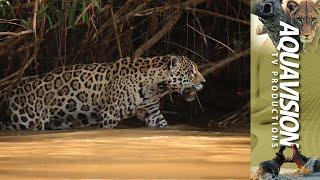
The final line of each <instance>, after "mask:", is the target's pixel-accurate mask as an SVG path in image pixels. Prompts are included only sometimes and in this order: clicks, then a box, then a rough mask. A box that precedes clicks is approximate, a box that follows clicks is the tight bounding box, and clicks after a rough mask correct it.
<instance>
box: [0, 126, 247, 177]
mask: <svg viewBox="0 0 320 180" xmlns="http://www.w3.org/2000/svg"><path fill="white" fill-rule="evenodd" d="M249 154H250V139H249V136H248V135H232V134H218V133H206V132H198V131H177V130H152V129H131V130H128V129H127V130H124V129H121V130H119V129H117V130H88V131H72V132H70V131H69V132H66V131H64V132H61V131H58V132H57V131H55V132H49V133H35V132H24V133H20V134H18V135H17V134H14V133H13V132H1V133H0V179H8V178H22V177H24V178H40V179H43V178H129V177H131V178H218V179H219V178H220V179H221V178H237V179H238V178H244V179H248V177H249V174H250V172H249V159H250V158H249Z"/></svg>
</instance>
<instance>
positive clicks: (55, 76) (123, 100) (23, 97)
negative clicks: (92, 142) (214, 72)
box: [0, 55, 205, 130]
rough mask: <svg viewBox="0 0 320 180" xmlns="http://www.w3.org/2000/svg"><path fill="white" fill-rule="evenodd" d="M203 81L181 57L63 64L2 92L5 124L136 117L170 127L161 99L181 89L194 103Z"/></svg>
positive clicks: (36, 125) (60, 125)
mask: <svg viewBox="0 0 320 180" xmlns="http://www.w3.org/2000/svg"><path fill="white" fill-rule="evenodd" d="M204 82H205V78H204V77H203V75H202V74H201V73H200V71H199V70H198V67H197V65H196V64H195V63H194V62H193V61H192V60H190V59H189V58H187V57H185V56H176V55H165V56H157V57H149V58H142V57H139V58H129V57H128V58H121V59H119V60H117V61H115V62H113V63H93V64H76V65H71V66H64V67H58V68H56V69H54V70H52V71H50V72H48V73H45V74H42V75H38V76H33V77H25V78H22V79H21V80H20V81H19V82H17V83H16V84H14V85H12V87H11V88H10V89H11V90H10V91H5V92H1V93H0V94H1V96H2V97H1V100H2V101H3V102H4V103H3V104H7V109H8V115H9V117H10V118H8V120H6V121H1V128H2V129H8V130H58V129H74V128H79V127H87V126H96V127H100V128H115V127H117V126H118V125H119V122H120V121H121V120H124V119H127V118H130V117H134V116H135V117H137V118H139V119H141V120H142V121H144V122H145V124H146V126H148V127H153V128H156V127H159V128H161V127H166V126H168V123H167V121H166V120H165V118H164V116H163V115H162V113H161V112H160V99H161V98H162V97H163V96H165V95H167V94H169V93H173V92H177V93H179V94H181V95H183V97H184V98H185V99H186V100H187V101H192V100H194V99H195V97H196V93H197V92H198V91H200V90H201V89H203V84H204Z"/></svg>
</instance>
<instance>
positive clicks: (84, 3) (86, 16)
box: [81, 0, 89, 23]
mask: <svg viewBox="0 0 320 180" xmlns="http://www.w3.org/2000/svg"><path fill="white" fill-rule="evenodd" d="M87 4H88V2H87V0H83V1H82V8H81V14H83V15H82V22H84V23H88V22H89V14H88V11H87V10H86V8H87Z"/></svg>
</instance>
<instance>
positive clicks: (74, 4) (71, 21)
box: [68, 0, 78, 26]
mask: <svg viewBox="0 0 320 180" xmlns="http://www.w3.org/2000/svg"><path fill="white" fill-rule="evenodd" d="M77 4H78V0H73V2H72V6H71V9H70V15H69V20H68V26H72V25H74V23H75V21H76V12H77Z"/></svg>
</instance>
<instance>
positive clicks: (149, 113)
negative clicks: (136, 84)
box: [144, 101, 168, 128]
mask: <svg viewBox="0 0 320 180" xmlns="http://www.w3.org/2000/svg"><path fill="white" fill-rule="evenodd" d="M145 108H146V115H145V119H144V120H145V122H146V125H147V126H148V127H152V128H156V127H157V128H161V127H167V126H168V122H167V121H166V120H165V118H164V116H163V115H162V114H161V112H160V103H159V101H158V102H156V103H153V104H152V105H148V106H145Z"/></svg>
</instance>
